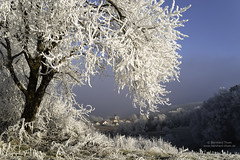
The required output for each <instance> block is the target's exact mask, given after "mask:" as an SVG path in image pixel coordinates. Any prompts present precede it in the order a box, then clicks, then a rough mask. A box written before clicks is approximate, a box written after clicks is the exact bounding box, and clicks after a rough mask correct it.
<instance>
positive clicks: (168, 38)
mask: <svg viewBox="0 0 240 160" xmlns="http://www.w3.org/2000/svg"><path fill="white" fill-rule="evenodd" d="M163 3H164V0H160V1H158V0H139V1H135V0H121V1H118V0H54V1H53V0H1V1H0V69H1V71H0V74H1V77H0V79H1V85H2V86H1V89H2V88H4V89H5V91H4V92H6V93H5V94H4V95H1V96H9V97H11V96H13V95H12V94H13V92H11V90H14V89H16V92H18V94H19V93H20V96H18V98H19V102H21V103H22V106H23V111H22V114H21V118H24V119H25V121H26V122H31V121H33V120H34V119H35V117H36V114H37V112H38V109H39V106H40V104H41V102H42V101H43V99H44V98H48V95H47V94H50V93H51V92H53V90H55V89H58V90H57V92H56V93H58V94H59V95H67V97H70V98H69V100H70V103H71V101H74V97H73V95H74V94H73V92H72V87H73V86H75V85H80V86H81V85H84V84H85V83H88V84H89V85H90V77H91V76H94V75H96V74H98V73H101V71H102V70H104V68H105V66H106V65H109V66H110V67H111V68H112V70H113V72H114V74H115V79H116V82H117V83H118V85H119V90H121V89H123V88H124V87H128V88H129V91H130V95H131V97H132V99H133V104H135V105H138V106H140V110H141V112H143V111H147V113H148V112H149V111H152V112H154V111H156V110H157V106H156V105H157V104H167V103H168V101H169V100H168V98H166V97H165V96H166V94H167V93H168V91H166V89H165V83H166V82H169V81H172V80H175V79H178V76H179V64H180V60H179V59H180V58H181V56H180V55H179V54H178V53H177V50H179V49H180V48H181V46H180V45H179V44H178V43H177V40H179V39H180V40H181V39H182V38H183V37H186V36H185V35H184V34H182V33H180V32H179V31H178V30H176V28H178V27H181V26H183V23H184V22H186V20H180V18H181V16H182V15H181V14H182V13H183V12H184V11H186V10H187V9H188V8H189V7H186V8H182V9H180V8H179V7H178V6H175V1H173V5H172V7H170V8H169V7H162V6H163ZM9 78H10V79H11V80H9ZM6 80H8V82H9V83H6ZM3 85H4V86H3ZM49 85H55V86H54V87H51V89H52V90H50V89H49V90H48V92H46V90H47V89H48V88H49ZM6 86H7V87H6ZM8 87H9V88H10V87H12V88H11V89H6V88H8ZM59 88H60V89H59ZM49 92H50V93H49ZM10 101H11V100H10Z"/></svg>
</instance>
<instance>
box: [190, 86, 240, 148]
mask: <svg viewBox="0 0 240 160" xmlns="http://www.w3.org/2000/svg"><path fill="white" fill-rule="evenodd" d="M239 115H240V85H237V86H235V87H232V88H231V89H230V90H229V91H228V90H226V89H225V88H221V89H220V90H219V93H217V94H215V96H213V97H211V98H209V99H208V100H207V101H205V102H204V103H203V105H202V107H201V108H200V109H198V110H196V113H195V114H194V116H193V117H192V120H191V124H190V127H191V129H192V135H193V137H194V139H195V141H196V142H198V143H199V144H204V145H205V144H206V142H207V141H229V142H232V143H234V144H235V145H236V144H239V142H240V134H239V133H240V127H239V123H240V116H239Z"/></svg>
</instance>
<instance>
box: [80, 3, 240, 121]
mask: <svg viewBox="0 0 240 160" xmlns="http://www.w3.org/2000/svg"><path fill="white" fill-rule="evenodd" d="M171 3H172V1H171V0H166V5H168V4H170V5H171ZM176 4H177V5H179V6H180V7H184V6H188V5H189V4H191V5H192V7H191V8H190V9H189V10H188V11H187V12H185V13H183V19H188V20H189V21H188V22H187V23H185V27H183V28H179V30H180V31H182V32H183V33H185V34H187V35H189V37H188V38H185V39H184V41H180V44H181V45H182V49H181V51H179V54H180V55H181V56H182V57H183V58H182V64H181V66H180V67H181V75H180V83H179V82H172V83H169V84H167V88H168V89H169V90H171V91H172V93H171V94H169V95H168V96H169V97H170V101H171V103H172V104H183V103H189V102H199V101H204V100H206V99H208V98H209V97H211V96H213V95H214V93H216V92H217V91H218V89H219V87H226V88H229V87H231V86H234V85H236V84H240V0H228V1H227V0H176ZM92 86H93V88H90V87H87V86H84V87H81V88H78V89H76V94H77V100H78V102H79V103H83V104H85V105H87V104H91V105H93V106H94V107H95V108H96V110H95V111H94V113H93V114H95V115H101V116H111V115H113V114H115V113H116V114H118V115H120V116H125V115H130V114H132V113H134V112H136V113H138V112H139V110H138V109H134V108H133V107H132V104H131V100H130V98H129V97H126V96H125V94H126V91H123V92H122V93H121V94H118V93H117V86H116V84H115V82H114V78H113V77H111V76H110V77H102V78H101V79H99V77H95V78H93V79H92ZM159 107H161V106H159Z"/></svg>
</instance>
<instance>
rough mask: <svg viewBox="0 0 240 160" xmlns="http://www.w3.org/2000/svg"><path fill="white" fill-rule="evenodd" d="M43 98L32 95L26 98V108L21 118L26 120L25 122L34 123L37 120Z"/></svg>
mask: <svg viewBox="0 0 240 160" xmlns="http://www.w3.org/2000/svg"><path fill="white" fill-rule="evenodd" d="M42 98H43V97H41V95H33V96H32V95H30V96H27V97H26V98H25V99H26V101H25V106H24V110H23V113H22V115H21V118H24V119H25V122H32V121H34V120H35V118H36V114H37V112H38V108H39V106H40V104H41V101H42Z"/></svg>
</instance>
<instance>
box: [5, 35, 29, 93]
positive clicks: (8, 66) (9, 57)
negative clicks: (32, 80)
mask: <svg viewBox="0 0 240 160" xmlns="http://www.w3.org/2000/svg"><path fill="white" fill-rule="evenodd" d="M5 41H6V43H7V45H6V46H7V59H8V62H7V65H6V67H7V68H8V70H9V72H10V74H11V76H12V78H13V81H14V82H15V84H16V85H17V87H18V88H19V89H20V90H21V91H22V92H23V94H25V95H27V90H26V88H25V87H24V86H23V85H22V83H21V82H20V81H19V79H18V77H17V75H16V73H15V71H14V67H13V65H12V63H13V57H12V53H11V52H12V51H11V45H10V41H9V40H8V39H7V38H6V39H5Z"/></svg>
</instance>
